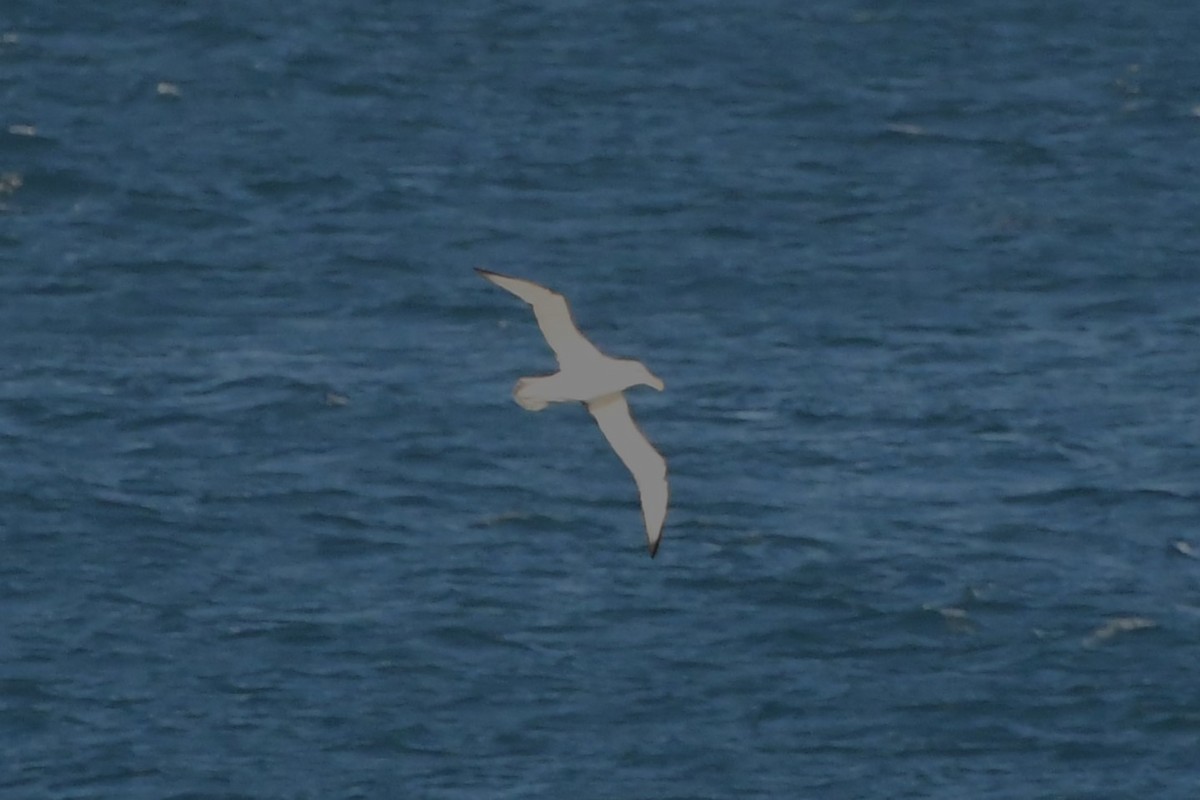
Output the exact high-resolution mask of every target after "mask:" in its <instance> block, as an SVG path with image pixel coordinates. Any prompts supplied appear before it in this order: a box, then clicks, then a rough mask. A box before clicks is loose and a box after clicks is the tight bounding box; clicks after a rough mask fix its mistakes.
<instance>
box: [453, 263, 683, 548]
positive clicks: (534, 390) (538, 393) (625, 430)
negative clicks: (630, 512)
mask: <svg viewBox="0 0 1200 800" xmlns="http://www.w3.org/2000/svg"><path fill="white" fill-rule="evenodd" d="M476 272H478V273H479V274H480V275H482V276H483V277H484V278H487V279H488V280H489V281H491V282H492V283H494V284H496V285H497V286H499V287H500V288H501V289H505V290H506V291H509V292H511V293H513V294H515V295H516V296H517V297H519V298H521V299H522V300H524V301H525V302H526V303H528V304H529V305H530V306H532V308H533V314H534V316H535V317H537V323H538V327H539V328H541V330H542V335H543V336H545V337H546V343H547V344H548V345H550V349H551V350H553V351H554V355H555V357H556V358H557V359H558V369H559V371H558V372H556V373H554V374H553V375H545V376H541V377H535V378H521V379H520V380H519V381H517V385H516V387H515V388H514V389H513V397H514V399H516V401H517V402H518V403H519V404H520V405H521V407H522V408H525V409H528V410H530V411H541V410H542V409H543V408H545V407H546V406H547V405H549V404H550V403H566V402H579V403H583V404H584V405H586V406H587V409H588V411H589V412H590V413H591V415H592V416H593V417H594V418H595V419H596V422H597V424H599V426H600V431H601V433H603V434H604V437H605V438H606V439H608V443H609V444H610V445H612V448H613V450H615V451H616V453H617V456H619V457H620V459H621V461H622V462H623V463H624V464H625V466H626V467H627V468H628V469H629V471H630V472H631V473H632V474H633V480H634V482H635V483H637V488H638V493H639V494H640V495H641V500H642V517H643V519H644V520H645V522H646V541H647V544H648V546H649V549H650V555H651V557H653V556H654V555H655V553H657V552H658V544H659V541H660V540H661V539H662V529H663V523H664V521H665V520H666V518H667V501H668V497H669V489H668V486H667V462H666V460H665V459H663V457H662V456H661V455H660V454H659V453H658V451H657V450H655V449H654V445H652V444H650V442H649V440H648V439H646V435H645V434H644V433H642V431H641V429H640V428H638V426H637V423H636V422H634V421H633V416H632V415H631V414H630V412H629V404H628V403H626V402H625V394H624V392H625V390H626V389H628V388H629V387H631V386H638V385H645V386H650V387H652V388H654V389H657V390H658V391H660V392H661V391H662V390H663V388H664V387H663V382H662V381H661V380H660V379H659V378H658V377H656V376H655V375H653V374H652V373H651V372H650V370H648V369H646V365H645V364H643V363H641V362H640V361H633V360H630V359H619V358H610V357H609V356H606V355H604V354H603V353H601V352H600V351H599V350H598V349H596V346H595V345H593V344H592V343H591V342H589V341H588V340H587V339H586V338H585V337H584V335H583V334H582V333H580V332H579V328H577V327H576V326H575V320H574V319H572V318H571V309H570V307H569V306H568V305H567V300H566V298H565V297H563V296H562V295H561V294H558V293H557V292H553V291H551V290H550V289H547V288H546V287H544V286H539V285H537V284H536V283H532V282H530V281H526V280H521V279H519V278H510V277H508V276H507V275H500V274H497V273H495V272H489V271H487V270H483V269H477V270H476Z"/></svg>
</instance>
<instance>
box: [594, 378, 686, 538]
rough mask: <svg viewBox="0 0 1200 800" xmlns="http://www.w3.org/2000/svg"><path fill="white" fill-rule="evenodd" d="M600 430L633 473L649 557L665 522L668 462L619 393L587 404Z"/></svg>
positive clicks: (667, 494) (623, 396) (668, 493)
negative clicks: (644, 525) (640, 502)
mask: <svg viewBox="0 0 1200 800" xmlns="http://www.w3.org/2000/svg"><path fill="white" fill-rule="evenodd" d="M587 408H588V411H589V412H591V414H592V416H593V417H595V418H596V422H597V423H598V424H599V425H600V431H601V432H602V433H603V434H604V438H606V439H608V443H609V444H611V445H612V448H613V450H616V451H617V455H618V456H620V458H621V461H623V462H625V466H626V467H628V468H629V471H630V472H631V473H633V480H634V481H635V482H636V483H637V487H638V493H639V494H640V495H641V496H642V518H643V519H644V520H645V522H646V541H647V544H648V545H649V547H650V557H651V558H653V557H654V554H655V553H657V552H658V543H659V541H660V540H661V539H662V529H663V522H665V521H666V519H667V499H668V497H669V495H670V491H669V488H668V486H667V462H666V459H664V458H663V457H662V456H661V455H659V453H658V451H657V450H655V449H654V445H652V444H650V441H649V440H648V439H647V438H646V435H645V434H644V433H642V431H641V429H640V428H638V426H637V423H636V422H634V421H633V416H632V415H631V414H630V413H629V404H628V403H626V402H625V395H624V394H622V393H621V392H616V393H615V394H608V395H605V396H604V397H601V398H599V399H598V400H593V401H592V402H590V403H588V404H587Z"/></svg>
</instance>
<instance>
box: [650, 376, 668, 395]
mask: <svg viewBox="0 0 1200 800" xmlns="http://www.w3.org/2000/svg"><path fill="white" fill-rule="evenodd" d="M650 386H651V388H654V389H657V390H658V391H660V392H661V391H662V390H663V389H665V388H667V385H666V384H665V383H663V381H662V378H660V377H658V376H657V375H651V376H650Z"/></svg>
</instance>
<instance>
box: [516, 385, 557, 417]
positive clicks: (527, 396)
mask: <svg viewBox="0 0 1200 800" xmlns="http://www.w3.org/2000/svg"><path fill="white" fill-rule="evenodd" d="M537 380H538V379H537V378H521V379H520V380H519V381H517V385H516V386H514V387H513V399H514V400H516V401H517V404H518V405H520V406H521V408H523V409H525V410H526V411H541V410H542V409H543V408H545V407H546V406H548V405H550V403H549V401H547V400H546V399H545V398H542V397H539V396H538V395H537V393H536V389H535V382H536V381H537Z"/></svg>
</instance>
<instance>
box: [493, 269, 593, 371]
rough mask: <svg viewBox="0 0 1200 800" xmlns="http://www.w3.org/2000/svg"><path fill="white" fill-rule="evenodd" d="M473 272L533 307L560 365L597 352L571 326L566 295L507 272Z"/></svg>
mask: <svg viewBox="0 0 1200 800" xmlns="http://www.w3.org/2000/svg"><path fill="white" fill-rule="evenodd" d="M475 271H476V272H478V273H479V274H480V275H482V276H483V277H485V278H487V279H488V280H489V281H491V282H492V283H494V284H496V285H497V286H499V287H500V288H501V289H504V290H506V291H509V292H512V293H513V294H515V295H516V296H517V297H519V298H521V299H522V300H524V301H525V302H526V303H529V305H530V306H532V307H533V315H534V316H535V317H537V323H538V327H539V328H541V329H542V336H545V337H546V344H548V345H550V349H551V350H553V351H554V356H555V358H557V359H558V366H559V367H560V368H564V367H565V366H566V362H568V361H574V360H576V359H578V358H580V357H584V358H588V357H594V356H597V355H599V354H600V351H599V350H597V349H596V347H595V345H593V344H592V343H591V342H589V341H588V340H587V339H586V338H584V336H583V334H582V333H580V332H579V328H577V327H575V320H574V319H572V318H571V308H570V306H568V305H567V298H565V297H563V296H562V295H561V294H559V293H558V292H553V291H551V290H549V289H547V288H546V287H545V286H538V285H537V284H536V283H533V282H531V281H525V280H521V279H520V278H510V277H508V276H507V275H500V274H498V273H495V272H488V271H487V270H486V269H479V268H478V267H477V268H476V269H475Z"/></svg>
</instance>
